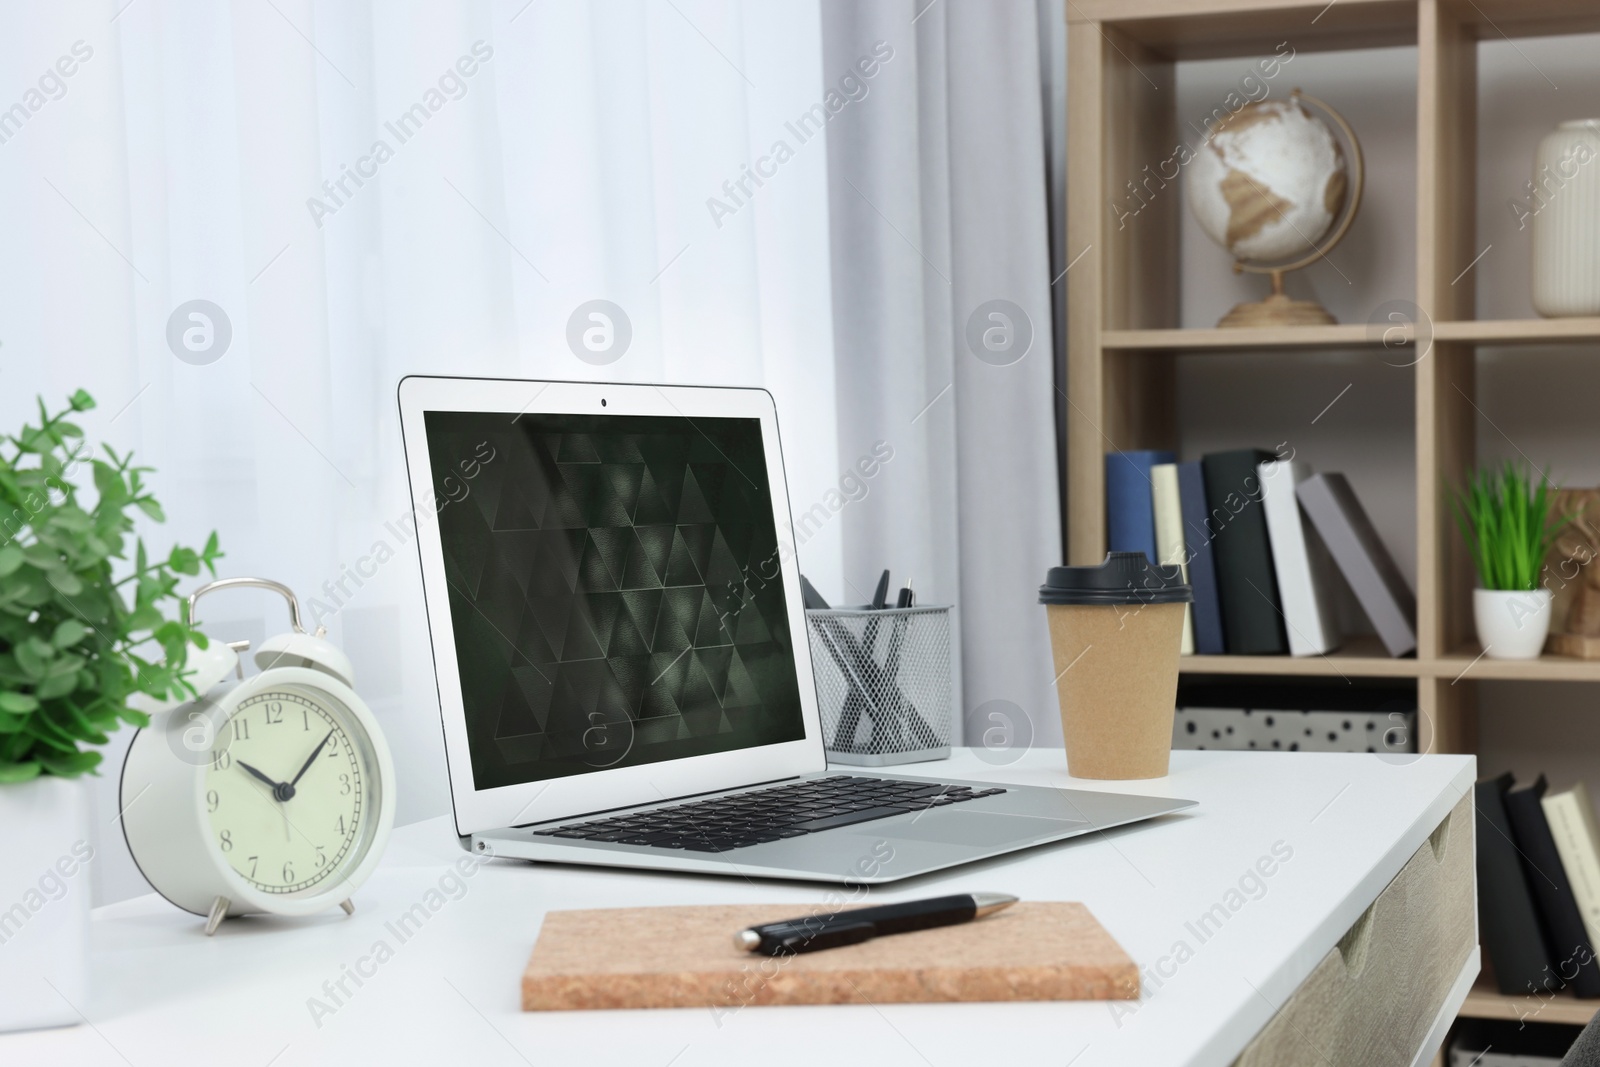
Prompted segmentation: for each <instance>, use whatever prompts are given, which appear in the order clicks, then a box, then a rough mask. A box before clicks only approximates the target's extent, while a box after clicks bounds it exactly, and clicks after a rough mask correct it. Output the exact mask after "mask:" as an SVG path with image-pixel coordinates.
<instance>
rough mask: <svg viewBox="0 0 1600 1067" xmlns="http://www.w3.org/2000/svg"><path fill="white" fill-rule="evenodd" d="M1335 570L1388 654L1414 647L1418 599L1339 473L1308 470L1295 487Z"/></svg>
mask: <svg viewBox="0 0 1600 1067" xmlns="http://www.w3.org/2000/svg"><path fill="white" fill-rule="evenodd" d="M1295 495H1296V496H1298V497H1299V498H1300V506H1301V507H1303V508H1305V512H1306V515H1307V516H1308V517H1309V518H1310V519H1311V525H1312V526H1314V527H1316V530H1317V533H1318V534H1320V535H1321V537H1322V541H1323V543H1324V544H1325V545H1327V546H1328V552H1329V553H1330V554H1331V555H1332V556H1333V560H1334V562H1335V563H1337V564H1338V565H1339V572H1340V573H1341V574H1343V575H1344V579H1345V581H1347V582H1349V583H1350V589H1351V591H1352V592H1354V593H1355V595H1356V600H1357V601H1358V602H1359V603H1360V604H1361V610H1362V611H1364V612H1366V613H1367V618H1368V619H1369V620H1371V622H1372V626H1373V628H1374V629H1375V630H1377V631H1378V638H1379V639H1380V640H1381V641H1382V642H1383V647H1384V648H1385V649H1387V650H1388V652H1389V655H1391V656H1396V657H1399V656H1404V655H1406V654H1407V653H1410V652H1415V651H1416V650H1417V598H1416V597H1415V596H1414V595H1412V592H1411V587H1410V586H1409V585H1407V584H1406V580H1405V577H1404V576H1403V575H1402V574H1401V573H1400V568H1399V567H1397V566H1395V563H1394V558H1393V557H1392V556H1390V555H1389V550H1388V549H1386V548H1384V547H1383V541H1382V540H1381V539H1380V538H1379V537H1378V531H1376V530H1374V529H1373V528H1372V522H1371V520H1369V519H1368V518H1367V513H1366V510H1365V509H1364V508H1362V506H1361V501H1360V500H1358V499H1356V494H1355V492H1354V490H1352V489H1351V488H1350V483H1349V481H1347V480H1346V479H1345V476H1344V475H1342V474H1313V475H1312V476H1311V477H1309V478H1307V479H1306V480H1305V481H1303V482H1301V483H1300V484H1299V485H1298V486H1296V487H1295Z"/></svg>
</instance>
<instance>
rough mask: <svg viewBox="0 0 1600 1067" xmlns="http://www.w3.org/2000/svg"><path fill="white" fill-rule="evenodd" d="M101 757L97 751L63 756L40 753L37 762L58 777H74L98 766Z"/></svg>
mask: <svg viewBox="0 0 1600 1067" xmlns="http://www.w3.org/2000/svg"><path fill="white" fill-rule="evenodd" d="M101 758H102V757H101V755H100V753H98V752H75V753H73V754H72V755H70V756H65V757H59V756H44V755H41V756H40V757H39V763H40V765H41V766H43V767H44V769H45V770H47V771H49V772H50V773H51V774H53V775H55V776H57V777H58V778H76V777H78V776H79V775H83V774H88V773H89V772H90V771H92V770H94V769H95V768H96V767H98V766H100V760H101Z"/></svg>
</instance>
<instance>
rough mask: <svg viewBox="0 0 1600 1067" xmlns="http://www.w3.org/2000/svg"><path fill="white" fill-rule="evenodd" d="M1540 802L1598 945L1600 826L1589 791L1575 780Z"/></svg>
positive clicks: (1580, 910) (1593, 941)
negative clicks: (1596, 823) (1595, 818)
mask: <svg viewBox="0 0 1600 1067" xmlns="http://www.w3.org/2000/svg"><path fill="white" fill-rule="evenodd" d="M1540 806H1541V807H1543V808H1544V815H1545V819H1546V820H1548V822H1549V824H1550V836H1551V837H1552V838H1554V839H1555V843H1556V854H1557V855H1559V856H1560V857H1561V870H1562V872H1563V873H1564V874H1566V876H1567V882H1568V884H1569V885H1571V886H1572V896H1573V899H1574V900H1576V901H1577V904H1578V914H1579V915H1581V916H1583V928H1584V929H1585V930H1586V931H1588V934H1589V944H1590V945H1600V829H1596V827H1595V821H1594V806H1593V805H1592V804H1590V803H1589V791H1588V789H1586V788H1585V787H1584V784H1583V783H1582V782H1578V783H1577V784H1576V785H1574V786H1573V787H1572V788H1571V789H1568V790H1567V791H1566V792H1564V793H1551V794H1548V795H1546V796H1545V797H1544V798H1542V799H1541V801H1540ZM1479 847H1480V849H1481V847H1482V845H1481V844H1480V845H1479Z"/></svg>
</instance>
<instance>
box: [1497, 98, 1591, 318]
mask: <svg viewBox="0 0 1600 1067" xmlns="http://www.w3.org/2000/svg"><path fill="white" fill-rule="evenodd" d="M1513 208H1514V209H1515V210H1516V212H1517V217H1518V219H1519V220H1524V221H1527V222H1529V223H1531V225H1532V227H1533V240H1532V249H1533V262H1532V278H1531V281H1532V288H1533V307H1534V310H1535V311H1537V312H1538V313H1539V314H1541V315H1544V316H1547V317H1555V316H1563V315H1600V119H1576V120H1574V121H1572V122H1563V123H1562V124H1561V125H1560V126H1558V127H1556V129H1555V130H1554V131H1553V132H1551V133H1548V134H1546V135H1545V138H1544V140H1542V141H1540V142H1539V150H1538V152H1537V153H1536V154H1535V155H1534V160H1533V188H1532V189H1531V190H1529V191H1528V195H1527V196H1526V197H1525V198H1523V199H1521V200H1514V201H1513Z"/></svg>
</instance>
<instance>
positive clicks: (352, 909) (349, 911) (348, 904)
mask: <svg viewBox="0 0 1600 1067" xmlns="http://www.w3.org/2000/svg"><path fill="white" fill-rule="evenodd" d="M339 907H341V908H343V909H344V913H345V914H346V915H354V914H355V913H356V905H355V901H353V900H341V901H339Z"/></svg>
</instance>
